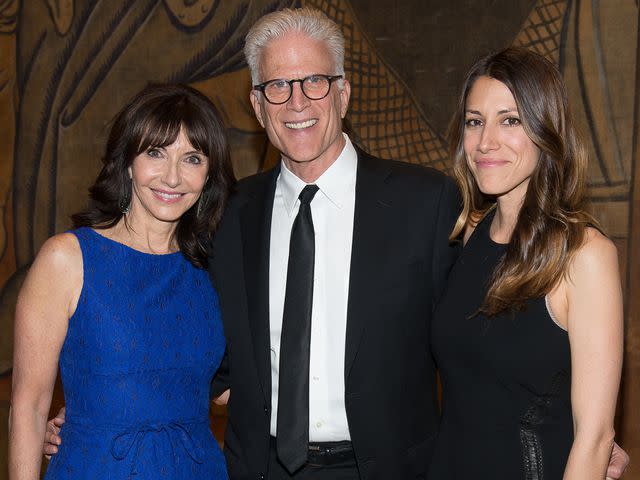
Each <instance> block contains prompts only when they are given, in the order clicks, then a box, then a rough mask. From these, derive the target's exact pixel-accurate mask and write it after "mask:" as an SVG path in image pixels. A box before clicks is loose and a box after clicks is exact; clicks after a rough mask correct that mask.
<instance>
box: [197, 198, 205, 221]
mask: <svg viewBox="0 0 640 480" xmlns="http://www.w3.org/2000/svg"><path fill="white" fill-rule="evenodd" d="M202 197H204V195H200V198H199V199H198V206H197V207H196V218H198V217H200V214H201V213H202V204H203V203H206V200H204V201H203V200H202Z"/></svg>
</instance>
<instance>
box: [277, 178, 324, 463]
mask: <svg viewBox="0 0 640 480" xmlns="http://www.w3.org/2000/svg"><path fill="white" fill-rule="evenodd" d="M317 191H318V186H317V185H307V186H306V187H304V189H303V190H302V192H300V196H299V197H298V198H299V199H300V209H299V210H298V215H297V216H296V218H295V220H294V222H293V227H292V229H291V242H290V244H289V265H288V268H287V288H286V291H285V296H284V312H283V315H282V333H281V335H280V374H279V380H278V425H277V428H278V431H277V453H278V458H279V459H280V462H281V463H282V464H283V465H284V466H285V467H286V469H287V470H288V471H289V472H290V473H293V472H295V471H296V470H298V469H299V468H300V467H302V466H303V465H304V464H305V463H306V461H307V451H308V449H309V350H310V347H311V305H312V302H313V262H314V257H315V234H314V231H313V219H312V218H311V205H310V203H311V200H313V197H314V195H315V194H316V192H317Z"/></svg>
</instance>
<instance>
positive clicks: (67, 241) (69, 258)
mask: <svg viewBox="0 0 640 480" xmlns="http://www.w3.org/2000/svg"><path fill="white" fill-rule="evenodd" d="M36 263H40V264H43V265H47V266H49V267H51V268H54V269H58V268H63V269H69V268H74V267H78V266H79V267H80V269H82V251H81V250H80V243H79V242H78V238H77V237H76V236H75V235H73V234H72V233H60V234H58V235H54V236H53V237H51V238H49V239H47V241H46V242H44V243H43V244H42V247H40V251H39V252H38V255H37V257H36V260H35V262H34V264H36Z"/></svg>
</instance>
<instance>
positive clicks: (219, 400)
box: [213, 389, 230, 405]
mask: <svg viewBox="0 0 640 480" xmlns="http://www.w3.org/2000/svg"><path fill="white" fill-rule="evenodd" d="M229 395H230V390H229V389H226V390H225V391H224V392H222V393H221V394H220V396H219V397H216V398H214V399H213V403H215V404H216V405H226V404H227V403H228V402H229Z"/></svg>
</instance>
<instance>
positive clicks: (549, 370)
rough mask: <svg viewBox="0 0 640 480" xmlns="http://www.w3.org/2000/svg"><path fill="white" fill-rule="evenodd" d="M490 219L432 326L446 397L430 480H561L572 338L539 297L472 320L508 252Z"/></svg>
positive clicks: (568, 440) (569, 430)
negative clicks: (494, 238) (495, 236)
mask: <svg viewBox="0 0 640 480" xmlns="http://www.w3.org/2000/svg"><path fill="white" fill-rule="evenodd" d="M492 218H493V213H492V214H490V215H488V216H487V217H485V219H484V220H483V221H482V222H481V223H480V224H479V225H478V226H477V228H476V230H475V232H474V233H473V234H472V236H471V238H470V239H469V241H468V242H467V244H466V245H465V248H464V249H463V252H462V254H461V256H460V258H459V259H458V262H457V263H456V265H455V266H454V268H453V270H452V272H451V276H450V277H449V283H448V287H447V291H446V292H445V295H444V297H443V299H442V301H441V303H440V305H439V306H438V310H437V313H436V315H435V317H434V320H433V324H432V335H431V339H432V340H431V341H432V344H433V345H432V350H433V352H434V356H435V358H436V361H437V363H438V368H439V370H440V376H441V380H442V389H443V410H442V420H441V424H440V430H439V433H438V438H437V441H436V445H435V449H434V456H433V459H432V464H431V470H430V474H429V476H428V478H429V480H437V479H438V480H439V479H444V480H454V479H465V480H467V479H471V478H474V479H491V480H517V479H523V480H555V479H557V480H560V479H561V478H562V475H563V472H564V468H565V465H566V462H567V457H568V455H569V450H570V449H571V444H572V442H573V427H572V417H571V403H570V383H571V362H570V351H569V339H568V336H567V333H566V331H565V330H563V329H562V328H560V327H559V326H558V325H557V324H556V323H555V322H554V320H553V319H552V317H551V316H550V314H549V310H548V308H547V305H546V302H545V299H544V298H536V299H533V300H530V301H528V302H527V304H526V309H525V310H524V311H515V312H509V313H503V314H501V315H498V316H496V317H493V318H487V317H486V316H484V315H475V316H472V315H473V314H474V312H476V310H477V309H478V307H479V306H480V305H481V303H482V301H483V299H484V296H485V294H486V288H487V283H488V281H489V279H490V277H491V274H492V272H493V270H494V268H495V266H496V264H497V263H498V261H499V260H500V258H501V257H502V255H503V254H504V252H505V250H506V245H501V244H497V243H495V242H493V241H492V240H491V238H490V237H489V227H490V225H491V220H492Z"/></svg>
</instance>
